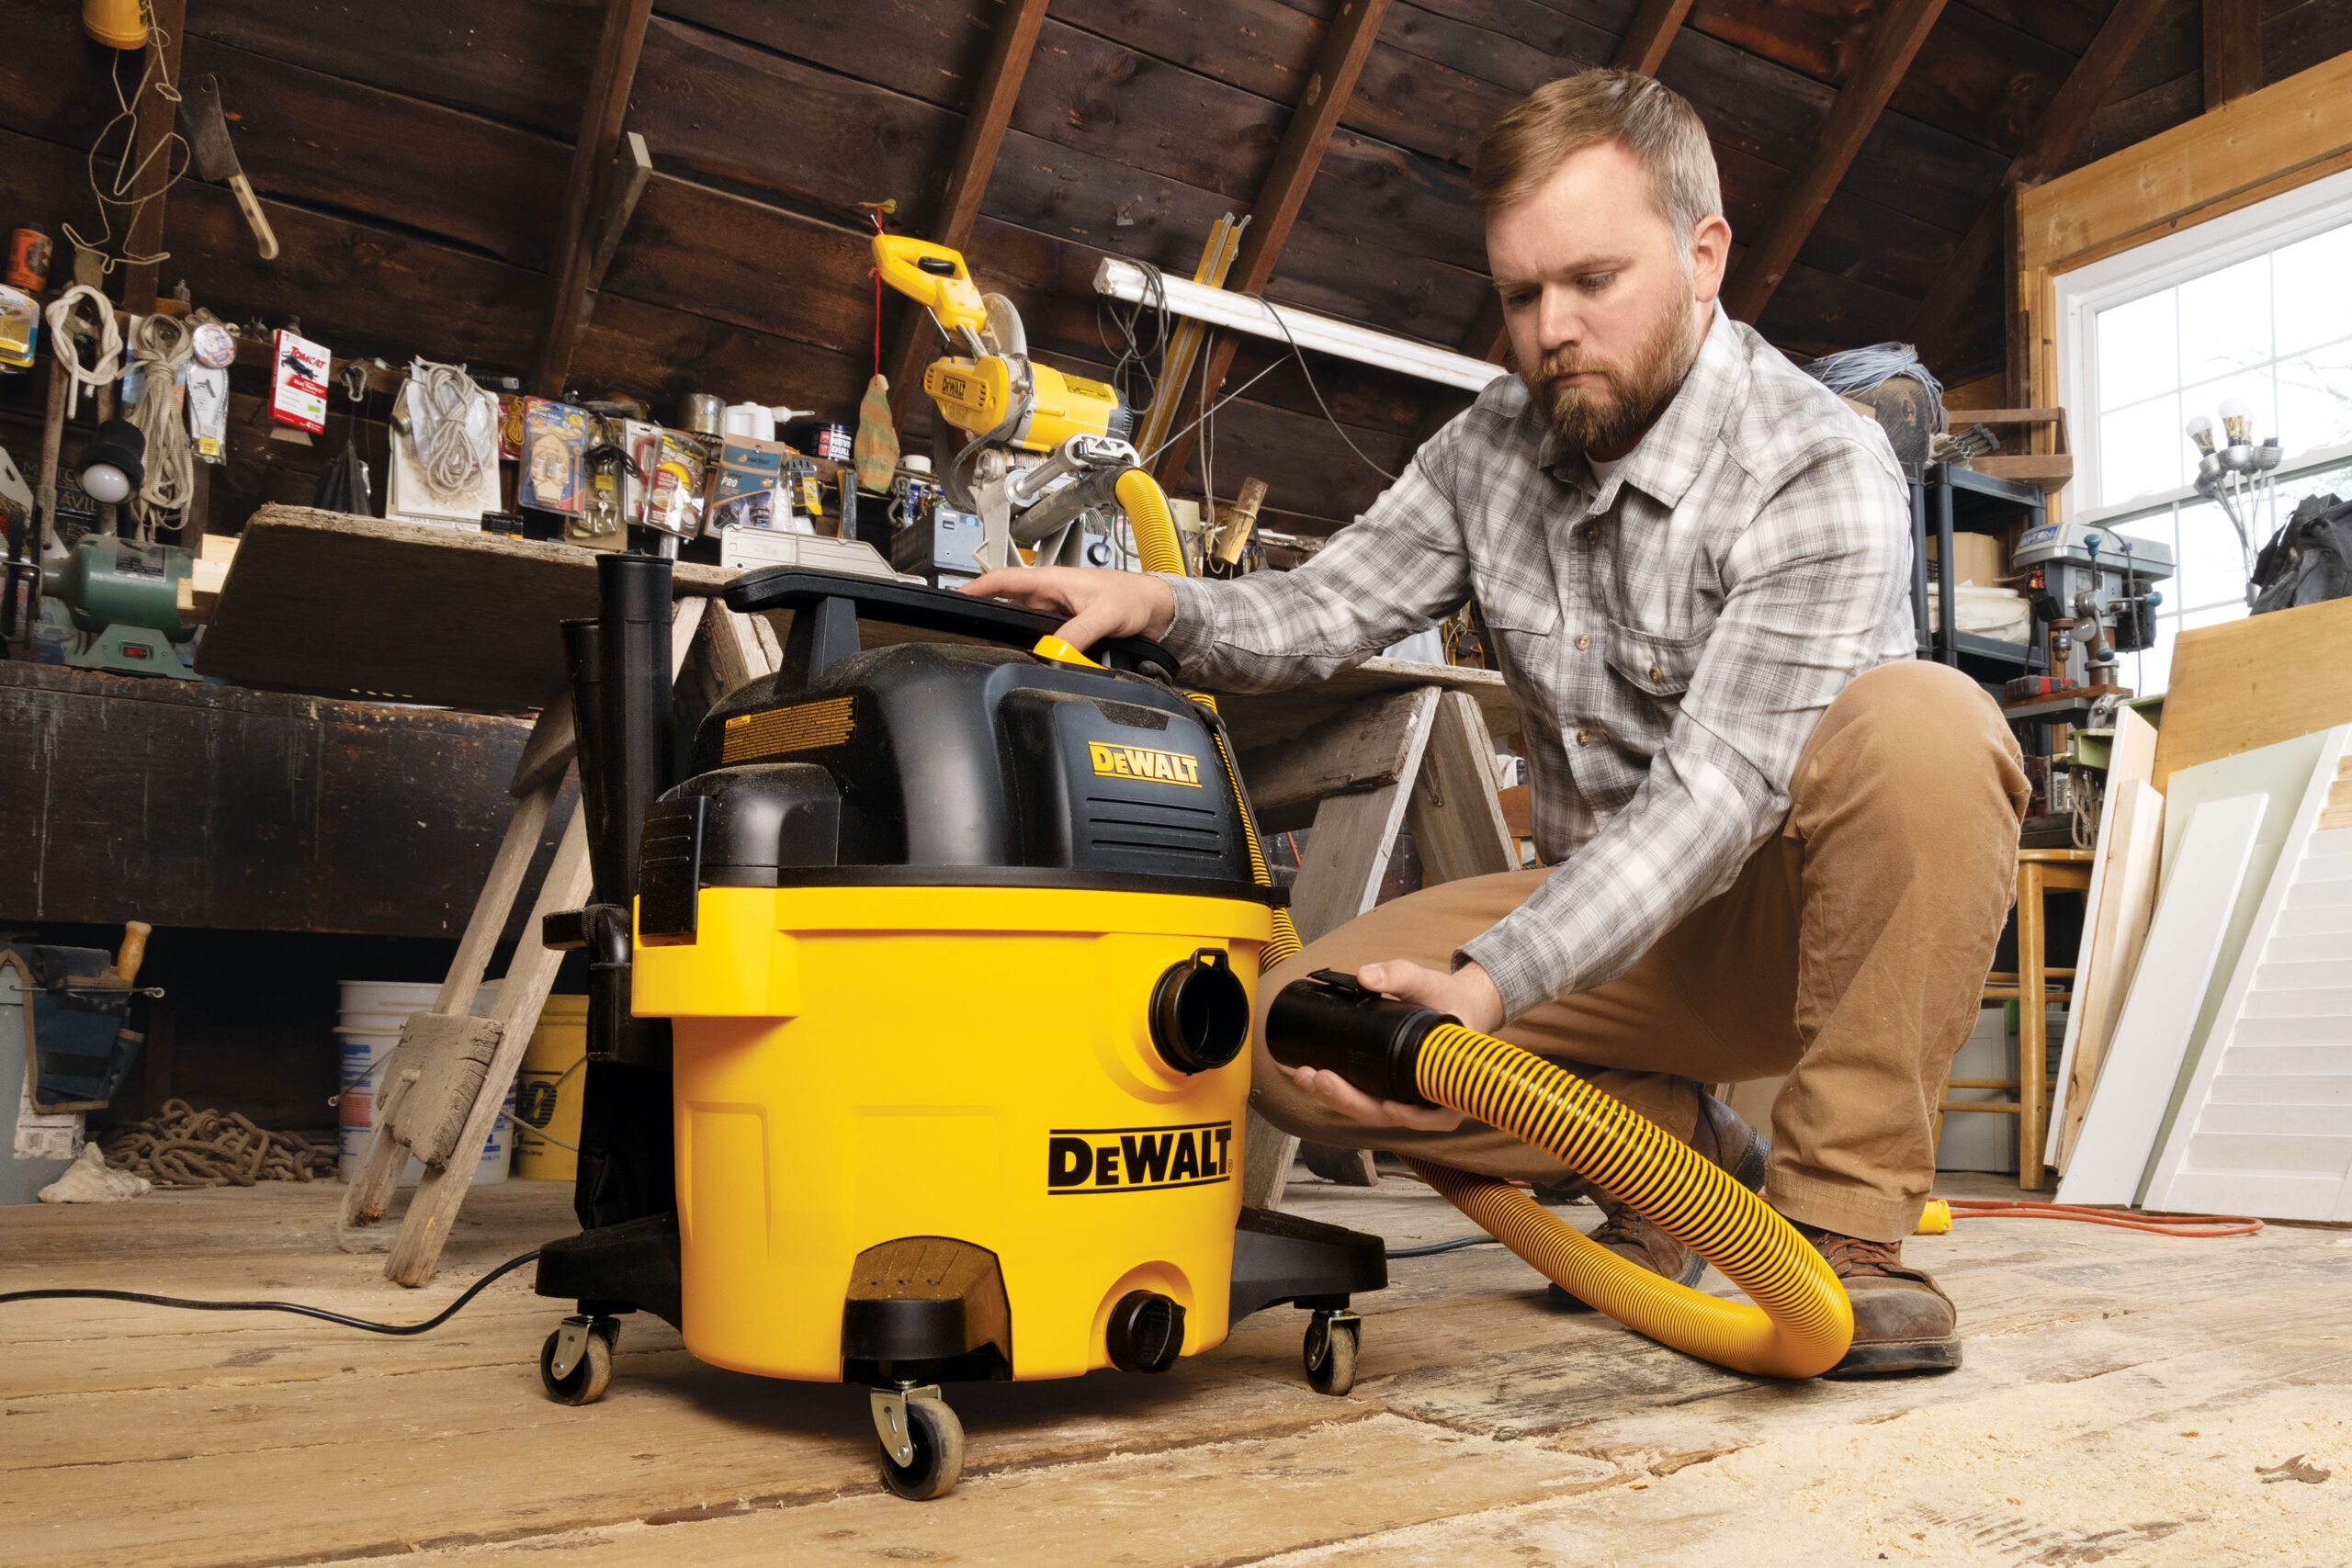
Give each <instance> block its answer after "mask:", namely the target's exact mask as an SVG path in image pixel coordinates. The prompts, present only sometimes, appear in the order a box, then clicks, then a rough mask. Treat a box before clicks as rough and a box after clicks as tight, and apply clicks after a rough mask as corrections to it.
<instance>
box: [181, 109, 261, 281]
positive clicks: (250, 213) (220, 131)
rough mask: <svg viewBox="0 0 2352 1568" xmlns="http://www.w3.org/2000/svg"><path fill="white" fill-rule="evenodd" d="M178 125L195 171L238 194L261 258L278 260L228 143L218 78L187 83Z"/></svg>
mask: <svg viewBox="0 0 2352 1568" xmlns="http://www.w3.org/2000/svg"><path fill="white" fill-rule="evenodd" d="M180 123H181V124H183V125H185V126H187V144H188V152H189V154H190V155H191V156H192V157H193V158H194V159H195V160H196V172H197V173H198V175H201V176H202V177H203V178H204V179H206V180H209V182H211V183H212V184H214V185H225V186H228V187H229V188H230V189H231V190H232V191H234V192H236V195H237V210H238V211H240V212H243V214H244V215H245V226H246V227H247V228H249V229H251V230H252V231H254V241H255V242H256V243H259V245H260V246H261V259H262V260H264V261H276V260H277V231H276V230H274V229H272V228H271V227H270V226H269V218H268V215H267V214H266V213H264V212H263V211H262V209H261V201H260V199H259V198H258V197H255V196H254V182H253V181H251V180H249V179H247V178H246V177H245V171H244V170H243V168H241V167H240V166H239V165H238V164H237V148H236V144H235V143H234V142H232V141H230V140H229V119H228V117H227V116H226V115H225V114H223V113H222V112H221V108H220V77H218V76H215V75H212V74H210V73H207V74H205V75H202V76H199V77H198V78H197V79H196V80H195V81H193V82H189V83H187V84H186V85H185V88H184V90H183V91H182V93H181V95H180Z"/></svg>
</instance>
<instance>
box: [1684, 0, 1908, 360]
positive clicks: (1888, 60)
mask: <svg viewBox="0 0 2352 1568" xmlns="http://www.w3.org/2000/svg"><path fill="white" fill-rule="evenodd" d="M1943 8H1944V0H1894V4H1893V5H1891V6H1888V7H1887V9H1886V14H1885V16H1884V17H1883V18H1882V19H1881V20H1880V22H1879V25H1878V28H1877V30H1876V31H1875V32H1873V33H1872V34H1871V43H1870V49H1869V51H1868V52H1866V53H1865V54H1864V55H1863V56H1862V61H1861V64H1860V66H1859V67H1858V68H1857V69H1856V71H1855V73H1854V76H1853V79H1852V80H1851V81H1849V82H1848V83H1847V84H1846V85H1845V86H1844V87H1842V88H1840V89H1839V90H1838V100H1837V102H1835V103H1834V104H1832V105H1830V107H1829V116H1828V118H1826V120H1824V121H1823V122H1822V127H1821V140H1820V141H1816V142H1815V143H1814V147H1813V152H1811V153H1810V154H1809V155H1808V156H1807V157H1806V159H1805V161H1804V164H1803V166H1802V167H1800V168H1799V169H1798V170H1797V172H1796V174H1795V175H1794V176H1793V177H1792V179H1791V180H1790V181H1789V186H1788V189H1787V190H1785V191H1783V192H1782V193H1781V200H1780V205H1779V206H1777V207H1776V208H1774V209H1773V211H1772V218H1771V220H1770V222H1769V223H1767V224H1766V225H1765V226H1764V232H1763V233H1762V234H1761V235H1759V236H1758V238H1757V239H1756V241H1755V242H1754V243H1752V244H1750V245H1749V246H1748V247H1747V255H1746V256H1744V257H1743V258H1741V261H1740V264H1739V270H1738V271H1737V272H1735V273H1733V274H1732V276H1731V280H1730V281H1729V282H1727V283H1725V284H1724V293H1723V301H1724V310H1727V311H1729V312H1730V313H1731V314H1732V315H1734V316H1736V317H1737V318H1738V319H1739V320H1741V321H1755V320H1756V318H1757V317H1758V316H1759V315H1761V314H1763V311H1764V306H1765V304H1766V302H1767V301H1769V300H1770V299H1771V298H1772V293H1773V290H1775V289H1777V288H1780V287H1781V279H1782V278H1784V277H1786V276H1788V275H1789V268H1790V267H1791V266H1792V265H1795V263H1796V259H1797V253H1798V252H1799V251H1801V250H1803V249H1804V243H1805V240H1806V238H1807V237H1808V236H1809V235H1811V234H1812V232H1813V226H1814V225H1815V223H1818V222H1819V221H1820V220H1821V213H1822V209H1824V208H1826V207H1827V206H1828V205H1829V198H1830V197H1832V196H1834V195H1835V194H1837V190H1838V182H1839V181H1841V180H1843V179H1844V178H1845V177H1846V171H1847V170H1848V169H1849V168H1850V167H1852V166H1853V163H1854V154H1856V153H1857V152H1860V151H1861V149H1862V142H1863V140H1864V139H1865V138H1867V137H1868V136H1869V135H1870V133H1871V127H1872V126H1874V125H1876V124H1877V123H1878V117H1879V116H1880V115H1881V114H1882V113H1883V112H1884V111H1885V109H1886V105H1887V100H1888V99H1890V98H1892V97H1893V96H1894V89H1895V87H1896V86H1897V85H1899V84H1900V83H1901V82H1902V80H1903V73H1905V72H1906V71H1908V70H1910V69H1911V61H1912V59H1913V57H1914V56H1916V55H1917V53H1918V52H1919V46H1920V45H1921V44H1923V43H1925V42H1926V41H1927V39H1928V29H1929V28H1933V27H1934V26H1935V25H1936V18H1937V17H1939V16H1941V15H1942V14H1943Z"/></svg>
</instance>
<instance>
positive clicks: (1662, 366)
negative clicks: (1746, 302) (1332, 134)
mask: <svg viewBox="0 0 2352 1568" xmlns="http://www.w3.org/2000/svg"><path fill="white" fill-rule="evenodd" d="M1730 237H1731V231H1730V229H1729V227H1728V226H1727V225H1726V224H1725V223H1724V220H1722V219H1721V218H1710V219H1708V220H1705V221H1704V222H1702V223H1701V224H1700V225H1699V226H1698V228H1697V229H1696V230H1695V231H1693V232H1692V233H1691V234H1687V235H1686V234H1679V233H1677V232H1675V231H1673V230H1672V228H1671V227H1669V225H1668V222H1667V220H1666V218H1665V216H1664V214H1662V213H1660V212H1659V211H1658V209H1657V205H1656V204H1655V203H1654V202H1653V201H1652V200H1651V198H1650V192H1649V186H1648V183H1647V181H1646V180H1645V178H1644V177H1643V175H1642V168H1641V165H1640V164H1637V163H1636V162H1634V157H1633V155H1632V154H1631V153H1629V152H1626V151H1625V150H1624V149H1623V147H1620V146H1618V145H1617V144H1616V143H1615V142H1602V143H1600V144H1599V145H1596V146H1592V147H1587V148H1584V149H1582V150H1581V151H1579V152H1574V153H1571V154H1570V155H1569V156H1568V157H1567V158H1566V160H1564V161H1563V162H1562V163H1561V164H1560V166H1559V168H1558V169H1557V170H1556V171H1555V172H1554V174H1553V175H1552V177H1551V178H1550V179H1548V180H1546V181H1545V182H1544V184H1543V185H1541V186H1537V187H1536V189H1535V190H1533V191H1532V192H1531V193H1530V194H1528V195H1527V196H1525V197H1521V199H1520V200H1518V201H1515V202H1513V203H1512V204H1511V205H1510V206H1509V207H1506V208H1503V209H1500V210H1499V211H1498V212H1496V213H1495V214H1494V215H1493V216H1491V217H1490V218H1488V219H1487V263H1488V265H1489V266H1490V268H1491V269H1492V271H1493V273H1494V278H1495V289H1496V292H1497V293H1498V295H1499V296H1500V297H1501V299H1502V307H1503V321H1504V324H1505V325H1506V326H1507V327H1508V328H1509V329H1510V346H1511V358H1512V360H1513V362H1514V363H1515V364H1516V365H1517V366H1518V367H1519V375H1520V378H1521V380H1522V381H1524V382H1526V384H1527V389H1528V391H1529V392H1530V393H1531V394H1532V395H1533V397H1534V399H1535V403H1536V406H1537V407H1538V408H1540V409H1542V410H1543V411H1544V414H1545V416H1546V417H1547V418H1548V419H1549V420H1550V422H1551V425H1552V429H1553V430H1554V432H1555V433H1556V434H1558V436H1559V438H1560V440H1561V441H1562V443H1563V444H1565V445H1566V446H1569V447H1570V448H1572V449H1577V450H1582V451H1586V452H1589V453H1590V454H1591V455H1592V456H1594V457H1600V458H1604V459H1612V458H1616V457H1623V456H1624V455H1625V453H1626V452H1627V451H1628V450H1630V449H1631V448H1632V446H1633V445H1634V442H1635V441H1637V440H1639V439H1640V438H1641V435H1642V433H1643V432H1644V431H1645V430H1647V429H1648V428H1649V426H1650V424H1651V423H1652V422H1653V421H1655V420H1656V419H1657V416H1658V414H1659V413H1661V412H1664V410H1665V408H1666V405H1667V404H1668V402H1669V401H1671V400H1673V397H1674V393H1675V390H1676V389H1677V388H1679V387H1680V386H1681V385H1682V378H1684V377H1685V376H1687V375H1688V374H1690V370H1691V361H1692V360H1693V359H1694V358H1695V357H1696V356H1697V355H1698V352H1699V341H1700V339H1701V337H1702V336H1703V335H1704V333H1705V332H1706V323H1707V321H1708V319H1709V312H1710V311H1712V310H1713V306H1714V299H1715V293H1716V290H1717V289H1719V288H1721V287H1722V285H1723V272H1724V254H1725V251H1726V249H1727V247H1728V245H1729V242H1730Z"/></svg>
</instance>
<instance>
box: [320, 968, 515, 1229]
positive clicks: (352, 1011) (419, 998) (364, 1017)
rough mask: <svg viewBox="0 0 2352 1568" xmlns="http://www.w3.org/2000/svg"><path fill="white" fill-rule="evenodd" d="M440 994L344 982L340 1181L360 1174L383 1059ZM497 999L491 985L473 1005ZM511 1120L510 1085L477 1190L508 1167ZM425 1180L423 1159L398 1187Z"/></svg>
mask: <svg viewBox="0 0 2352 1568" xmlns="http://www.w3.org/2000/svg"><path fill="white" fill-rule="evenodd" d="M440 993H441V987H439V986H438V985H433V984H426V983H422V982H410V981H401V980H345V982H344V983H343V1010H342V1013H341V1015H340V1018H339V1020H338V1021H337V1022H336V1024H335V1029H334V1033H335V1043H336V1046H337V1050H338V1055H339V1056H340V1058H341V1066H340V1068H339V1077H340V1079H341V1082H342V1086H343V1087H342V1092H341V1093H340V1094H339V1095H338V1096H337V1097H336V1101H335V1104H336V1110H337V1111H338V1116H337V1121H338V1122H339V1123H340V1125H339V1127H338V1133H339V1135H340V1142H341V1147H340V1149H339V1151H338V1156H339V1157H338V1158H337V1159H336V1161H335V1174H336V1175H337V1176H339V1177H340V1178H341V1179H343V1180H345V1181H349V1180H351V1179H353V1178H354V1177H356V1176H357V1175H358V1174H359V1162H360V1161H361V1160H362V1159H363V1158H365V1157H366V1156H367V1153H368V1138H369V1136H370V1135H371V1134H373V1133H374V1132H375V1130H376V1092H377V1089H378V1086H379V1082H380V1080H381V1079H382V1077H383V1073H384V1067H383V1061H384V1058H385V1057H387V1056H389V1055H391V1053H392V1047H394V1046H395V1045H398V1044H399V1043H401V1026H402V1025H403V1024H405V1023H407V1021H408V1017H409V1014H411V1013H413V1012H424V1011H427V1010H430V1009H431V1008H432V1006H433V998H435V997H436V996H438V995H440ZM497 999H498V982H497V981H495V980H492V981H490V982H488V983H487V984H485V985H484V986H483V987H481V990H480V992H478V993H477V994H476V997H475V1000H474V1006H475V1007H476V1008H477V1009H485V1010H486V1009H488V1008H489V1007H490V1006H491V1004H492V1003H493V1002H495V1001H496V1000H497ZM514 1121H515V1086H514V1085H512V1084H509V1085H507V1086H506V1102H505V1105H504V1107H503V1114H502V1115H501V1116H500V1117H499V1119H498V1120H497V1121H496V1122H492V1124H491V1129H490V1141H489V1142H488V1143H487V1144H485V1145H483V1146H482V1151H481V1164H480V1165H479V1166H477V1167H476V1168H475V1169H474V1185H475V1186H477V1187H479V1186H481V1185H482V1184H483V1183H484V1182H496V1181H503V1180H505V1179H506V1171H507V1166H508V1164H509V1162H510V1161H511V1160H512V1158H513V1156H514V1145H513V1143H512V1141H511V1140H512V1134H511V1133H510V1132H509V1131H508V1129H509V1128H511V1127H512V1126H513V1125H514ZM422 1180H424V1162H423V1161H422V1160H417V1159H411V1160H410V1161H409V1162H408V1164H407V1165H406V1166H405V1167H403V1168H401V1179H400V1185H401V1186H402V1187H413V1186H415V1185H416V1184H417V1183H418V1182H420V1181H422Z"/></svg>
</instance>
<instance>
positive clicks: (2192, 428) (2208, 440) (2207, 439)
mask: <svg viewBox="0 0 2352 1568" xmlns="http://www.w3.org/2000/svg"><path fill="white" fill-rule="evenodd" d="M2188 438H2189V440H2191V441H2193V442H2195V443H2196V444H2197V449H2198V450H2199V452H2202V453H2203V454H2205V456H2207V457H2211V456H2212V455H2213V417H2212V415H2211V414H2202V413H2200V414H2199V415H2198V416H2197V417H2196V418H2194V419H2192V420H2190V421H2189V422H2188Z"/></svg>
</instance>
